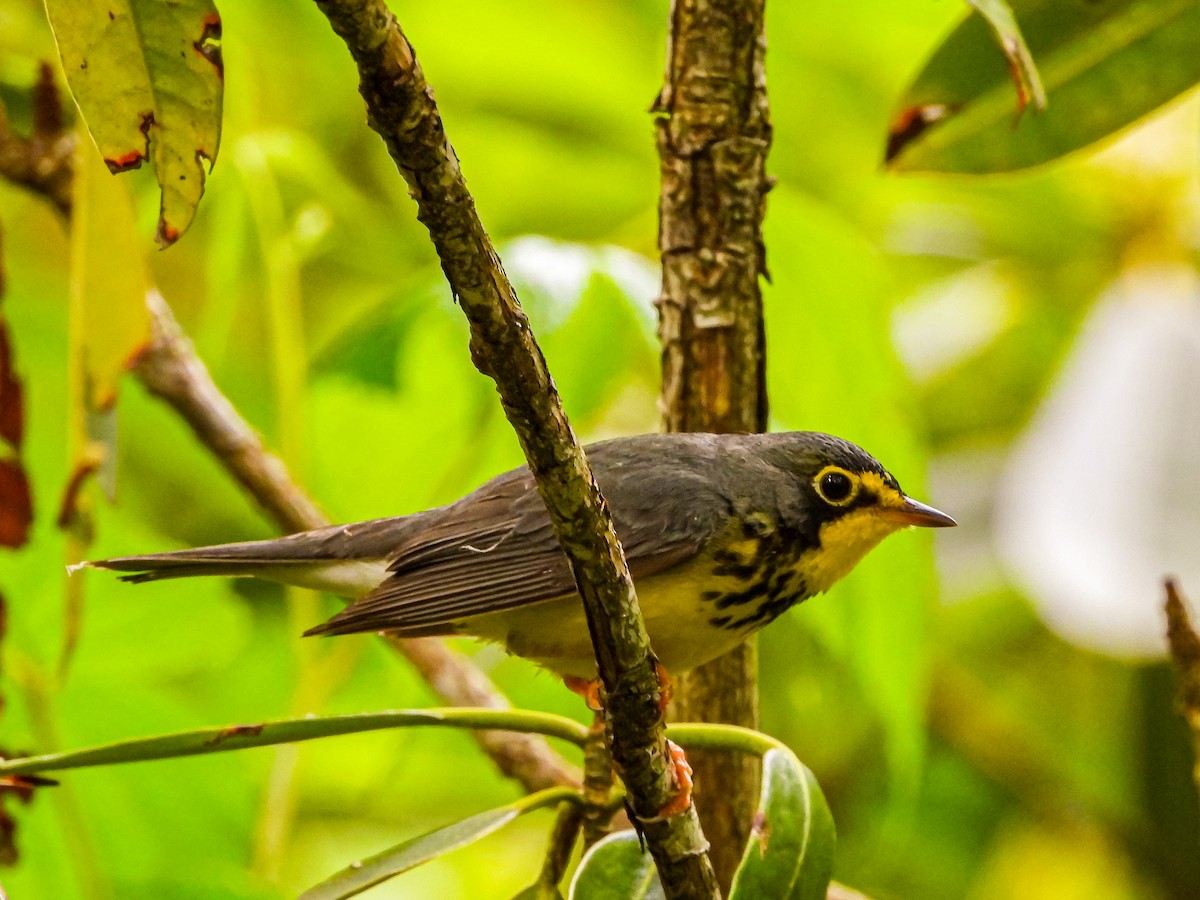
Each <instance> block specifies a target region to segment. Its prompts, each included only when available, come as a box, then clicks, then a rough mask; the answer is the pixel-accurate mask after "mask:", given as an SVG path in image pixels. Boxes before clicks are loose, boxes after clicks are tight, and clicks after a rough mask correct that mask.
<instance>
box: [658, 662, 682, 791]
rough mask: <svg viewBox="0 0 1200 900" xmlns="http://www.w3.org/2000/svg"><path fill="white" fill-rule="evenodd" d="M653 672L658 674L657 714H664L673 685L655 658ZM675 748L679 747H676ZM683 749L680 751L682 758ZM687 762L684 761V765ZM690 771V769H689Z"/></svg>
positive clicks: (673, 694)
mask: <svg viewBox="0 0 1200 900" xmlns="http://www.w3.org/2000/svg"><path fill="white" fill-rule="evenodd" d="M654 672H655V674H656V675H658V714H659V715H660V716H661V715H666V713H667V707H668V706H669V705H670V704H671V698H672V697H673V696H675V685H674V684H673V683H672V682H671V676H670V675H669V674H667V670H666V669H664V668H663V666H662V663H660V662H659V661H658V660H657V659H656V660H655V661H654ZM672 746H674V745H673V744H672ZM675 749H676V750H678V749H679V748H678V747H676V748H675ZM682 755H683V751H680V757H681V758H682ZM686 764H687V763H686V762H685V763H684V765H686ZM689 771H690V770H689Z"/></svg>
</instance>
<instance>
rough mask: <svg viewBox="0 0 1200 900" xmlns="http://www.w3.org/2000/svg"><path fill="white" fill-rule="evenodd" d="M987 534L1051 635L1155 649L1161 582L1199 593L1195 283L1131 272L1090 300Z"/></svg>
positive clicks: (1185, 277) (1105, 647) (1125, 649)
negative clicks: (1176, 580) (1175, 579)
mask: <svg viewBox="0 0 1200 900" xmlns="http://www.w3.org/2000/svg"><path fill="white" fill-rule="evenodd" d="M997 538H998V541H999V545H1000V549H1001V552H1002V554H1003V556H1004V558H1005V560H1006V562H1007V563H1008V564H1009V565H1010V566H1011V568H1012V572H1013V575H1014V577H1015V579H1016V581H1017V582H1018V583H1019V584H1020V585H1021V586H1022V587H1023V588H1024V589H1025V590H1026V592H1027V593H1028V594H1029V596H1030V597H1031V599H1032V600H1033V602H1034V604H1035V605H1036V607H1037V609H1038V610H1039V612H1040V614H1041V616H1042V618H1043V619H1044V620H1045V621H1046V623H1047V624H1048V625H1049V626H1050V627H1051V628H1052V629H1054V630H1055V631H1056V632H1057V633H1058V634H1060V635H1061V636H1062V637H1064V638H1066V639H1067V640H1070V641H1072V642H1074V643H1076V644H1079V645H1082V646H1084V647H1087V648H1091V649H1094V650H1098V651H1101V652H1106V653H1110V654H1114V655H1117V656H1122V657H1157V656H1161V655H1162V654H1163V652H1164V643H1163V629H1164V622H1163V617H1162V613H1161V603H1162V580H1163V577H1164V576H1166V575H1177V576H1179V577H1180V578H1181V579H1182V584H1183V586H1184V588H1185V590H1186V589H1187V588H1188V586H1192V587H1193V589H1194V590H1195V591H1196V592H1197V593H1200V282H1198V281H1197V277H1196V273H1195V272H1194V271H1193V270H1191V269H1186V268H1183V267H1177V268H1157V269H1141V270H1137V271H1134V272H1131V273H1130V274H1129V276H1128V277H1127V278H1125V279H1124V280H1123V281H1122V282H1121V283H1119V284H1118V285H1116V286H1115V287H1114V288H1113V290H1112V291H1111V292H1110V294H1109V296H1107V297H1106V298H1104V299H1103V300H1102V301H1101V302H1100V303H1098V304H1097V305H1096V307H1095V309H1094V310H1093V311H1092V312H1091V314H1090V315H1089V317H1088V320H1087V322H1086V323H1085V325H1084V327H1083V329H1082V331H1081V333H1080V335H1079V337H1078V339H1077V342H1076V345H1075V347H1074V348H1073V350H1072V352H1071V354H1070V356H1069V358H1068V359H1067V360H1066V363H1065V364H1064V366H1063V368H1062V371H1061V372H1060V373H1059V375H1058V377H1057V379H1056V380H1055V383H1054V384H1053V385H1052V386H1051V389H1050V391H1049V394H1048V396H1047V397H1046V399H1045V401H1044V402H1043V404H1042V406H1041V408H1040V410H1039V411H1038V413H1037V415H1036V416H1035V417H1034V420H1033V422H1032V423H1031V424H1030V426H1029V428H1028V430H1027V432H1026V433H1025V435H1024V436H1023V437H1022V438H1021V439H1020V440H1019V441H1018V442H1017V444H1016V446H1015V449H1014V451H1013V454H1012V457H1011V459H1010V462H1009V465H1008V469H1007V472H1006V475H1005V477H1004V479H1003V483H1002V486H1001V491H1000V497H999V504H998V509H997Z"/></svg>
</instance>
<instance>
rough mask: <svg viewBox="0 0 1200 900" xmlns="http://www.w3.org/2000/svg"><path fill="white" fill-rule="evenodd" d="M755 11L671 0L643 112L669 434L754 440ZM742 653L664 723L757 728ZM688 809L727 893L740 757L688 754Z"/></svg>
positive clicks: (762, 416)
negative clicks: (656, 168)
mask: <svg viewBox="0 0 1200 900" xmlns="http://www.w3.org/2000/svg"><path fill="white" fill-rule="evenodd" d="M764 5H765V0H672V3H671V27H670V35H669V43H668V47H667V72H666V81H665V84H664V86H663V90H662V93H661V94H660V95H659V98H658V100H657V102H656V103H655V105H654V112H655V113H657V114H659V119H658V123H657V125H658V152H659V158H660V161H661V172H662V196H661V200H660V205H659V250H660V252H661V254H662V267H663V287H662V296H661V297H660V298H659V301H658V307H659V338H660V339H661V341H662V372H663V393H662V408H663V417H664V424H665V426H666V429H667V430H668V431H717V432H750V431H763V430H764V429H765V428H766V424H767V395H766V384H765V377H764V376H765V363H766V347H765V340H764V335H763V319H762V293H761V291H760V289H759V278H760V276H764V275H765V274H766V267H765V263H764V249H763V241H762V219H763V213H764V210H765V201H766V194H767V191H768V190H769V189H770V180H769V179H768V178H767V175H766V157H767V150H768V149H769V147H770V143H771V122H770V118H769V113H768V106H767V93H766V77H765V72H764V65H763V63H764V55H765V51H766V41H765V37H764V31H763V11H764ZM757 674H758V652H757V645H756V643H755V642H754V641H750V642H748V643H747V644H745V645H743V646H742V647H741V648H739V649H738V650H736V651H734V652H733V653H731V654H729V655H728V656H725V657H723V658H721V659H718V660H716V661H714V662H712V663H709V664H708V665H706V666H703V667H701V668H700V669H697V670H696V671H694V672H692V673H689V674H687V675H684V676H682V677H681V678H680V679H679V682H678V683H677V686H676V693H675V702H674V705H673V709H672V718H673V719H676V720H679V721H710V722H729V723H733V724H737V725H745V726H747V727H751V728H753V727H757V725H758V687H757ZM692 756H694V757H695V758H694V759H692V764H693V766H694V767H695V769H696V800H697V804H698V806H699V809H700V815H701V820H702V822H703V823H704V829H705V834H706V836H707V837H708V839H709V840H710V841H711V842H712V851H711V856H712V860H713V864H714V866H715V867H716V871H717V876H718V878H719V880H720V881H721V883H722V884H723V885H724V886H725V887H726V888H727V887H728V885H729V881H730V879H731V877H732V875H733V872H734V870H735V868H736V867H737V864H738V861H739V859H740V856H741V851H742V848H743V847H744V845H745V843H746V838H747V835H748V832H749V826H750V820H751V818H752V816H753V813H754V807H755V802H756V800H757V787H758V766H757V763H756V762H755V761H753V760H751V759H749V758H748V757H745V756H738V755H735V754H727V753H717V752H707V753H704V754H701V753H695V754H692Z"/></svg>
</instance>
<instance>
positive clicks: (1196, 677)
mask: <svg viewBox="0 0 1200 900" xmlns="http://www.w3.org/2000/svg"><path fill="white" fill-rule="evenodd" d="M1166 592H1167V599H1166V603H1165V604H1164V605H1165V608H1166V612H1167V645H1168V646H1169V647H1170V650H1171V658H1172V659H1173V660H1175V667H1176V669H1178V671H1179V711H1180V713H1181V714H1182V715H1183V717H1184V719H1185V720H1186V721H1187V724H1188V727H1189V728H1190V729H1191V730H1192V743H1193V746H1194V752H1195V765H1194V766H1193V768H1192V778H1193V779H1194V780H1195V782H1196V787H1197V788H1198V789H1200V633H1197V631H1196V629H1195V627H1193V625H1192V622H1191V618H1190V617H1189V616H1188V609H1187V604H1186V603H1185V602H1184V599H1183V594H1181V593H1180V591H1179V586H1178V585H1177V584H1176V583H1175V580H1174V579H1171V578H1168V579H1167V581H1166Z"/></svg>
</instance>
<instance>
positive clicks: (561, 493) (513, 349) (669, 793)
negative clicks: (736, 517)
mask: <svg viewBox="0 0 1200 900" xmlns="http://www.w3.org/2000/svg"><path fill="white" fill-rule="evenodd" d="M316 4H317V6H318V7H319V8H320V10H321V12H323V13H324V14H325V16H326V18H328V19H329V22H330V25H331V26H332V27H333V30H334V31H335V32H336V33H337V34H338V36H340V37H341V38H342V40H344V41H345V42H346V46H347V47H348V48H349V50H350V54H351V56H352V57H353V58H354V61H355V63H356V64H357V66H358V72H359V78H360V82H359V90H360V91H361V93H362V95H363V98H364V99H365V100H366V103H367V114H368V121H369V122H370V125H371V127H372V128H374V129H375V131H377V132H378V133H379V135H380V136H381V137H382V138H383V140H384V143H385V144H386V145H387V148H388V152H389V153H390V154H391V156H392V159H393V160H394V161H395V163H396V166H397V168H398V169H399V170H400V173H401V174H402V175H403V176H404V179H405V181H406V182H408V186H409V191H410V193H411V194H412V196H413V198H414V199H415V200H416V202H417V218H418V219H419V220H420V221H421V222H422V223H423V224H424V225H425V227H426V228H427V229H428V230H429V233H430V237H431V238H432V240H433V243H434V246H435V248H436V249H437V253H438V256H439V258H440V259H441V263H442V270H443V271H444V272H445V274H446V278H447V280H448V281H449V283H450V287H451V289H452V290H453V291H454V294H455V296H456V298H457V299H458V302H459V305H460V306H461V307H462V310H463V313H464V314H465V315H466V317H467V319H468V321H469V323H470V326H471V353H472V358H473V360H474V362H475V365H476V367H477V368H479V369H480V371H482V372H483V373H484V374H486V375H488V376H490V377H491V378H492V379H494V380H495V382H496V387H497V388H498V390H499V392H500V398H501V402H502V404H503V406H504V412H505V415H506V416H507V417H508V420H509V422H510V423H511V424H512V426H513V429H514V430H515V431H516V433H517V437H518V439H519V440H520V442H521V447H522V449H523V450H524V452H525V458H526V460H527V461H528V463H529V468H530V470H531V471H532V472H533V474H534V476H535V477H536V478H537V482H538V490H539V492H540V493H541V496H542V498H543V500H544V501H545V502H546V507H547V509H548V511H549V514H550V519H551V521H552V522H553V524H554V529H555V532H556V533H557V535H558V538H559V541H560V543H561V544H562V547H563V550H564V551H565V552H566V554H567V557H568V558H569V559H570V561H571V567H572V571H573V572H574V574H575V579H576V585H577V587H578V589H579V592H580V595H581V596H582V598H583V605H584V610H585V613H586V615H587V619H588V627H589V630H590V631H591V637H592V644H593V647H594V648H595V651H596V658H597V664H598V668H599V671H600V677H601V680H602V681H603V683H604V688H605V691H606V694H607V701H606V707H607V710H608V713H609V716H610V720H611V722H612V728H611V738H610V741H611V747H612V755H613V760H614V762H615V763H616V765H617V766H618V767H619V769H620V771H621V774H622V779H623V780H624V782H625V786H626V788H627V791H628V796H629V799H630V806H631V807H632V809H633V813H634V815H635V816H636V817H637V819H638V821H639V824H640V825H641V830H642V834H643V835H644V837H645V839H646V843H647V845H648V846H649V848H650V852H651V854H652V856H653V857H654V860H655V864H656V866H657V868H658V872H659V876H660V879H661V881H662V884H663V889H664V891H665V893H666V895H667V896H668V897H714V896H719V890H718V888H717V885H716V879H715V876H714V874H713V870H712V865H711V864H710V863H709V860H708V855H707V852H706V849H707V843H706V841H705V840H704V836H703V834H702V833H701V831H700V822H699V819H698V818H697V816H696V812H695V809H694V808H693V807H692V806H691V805H690V804H689V805H688V807H687V809H686V810H685V811H684V812H682V813H680V814H678V815H672V816H669V817H666V818H663V817H661V816H660V815H659V810H661V809H663V808H664V807H666V806H667V804H668V803H670V802H671V801H672V800H673V799H674V798H675V796H676V794H677V793H678V790H679V786H678V785H677V784H676V779H675V768H674V766H673V765H672V764H671V763H670V758H669V753H668V748H667V744H666V736H665V733H664V729H663V721H662V715H661V713H660V711H659V708H658V697H659V691H660V685H659V680H658V674H657V671H656V666H655V662H654V657H653V655H652V654H651V651H650V645H649V640H648V638H647V636H646V629H645V625H644V623H643V622H642V618H641V614H640V611H639V609H638V604H637V597H636V595H635V594H634V590H633V582H632V581H631V580H630V577H629V571H628V568H627V566H626V564H625V558H624V553H623V552H622V550H621V546H620V544H619V543H618V542H617V538H616V534H615V533H614V531H613V525H612V518H611V516H610V515H609V514H608V510H607V508H606V506H605V505H604V502H603V498H602V497H601V496H600V492H599V490H598V488H597V487H596V483H595V480H594V479H593V478H592V473H591V469H590V467H589V465H588V462H587V459H586V458H585V457H584V455H583V451H582V450H581V449H580V447H579V444H578V442H577V441H576V440H575V436H574V434H573V433H572V431H571V427H570V425H569V423H568V422H567V419H566V416H565V415H564V413H563V411H562V406H561V404H560V403H559V399H558V394H557V391H556V390H555V389H554V385H553V382H551V380H550V375H549V373H548V372H547V370H546V364H545V360H544V359H543V357H542V353H541V350H540V349H539V348H538V345H537V342H536V341H535V340H534V338H533V335H532V333H531V331H530V327H529V322H528V320H527V319H526V317H525V313H524V311H523V310H522V309H521V307H520V304H519V303H518V301H517V297H516V294H515V293H514V291H513V288H512V285H511V284H510V283H509V281H508V278H507V277H506V276H505V274H504V270H503V269H502V268H501V266H500V260H499V259H498V258H497V256H496V251H495V248H494V247H493V246H492V243H491V240H490V239H489V237H488V235H487V233H486V232H485V231H484V229H483V225H482V223H481V222H480V221H479V217H478V215H477V214H476V212H475V204H474V201H473V200H472V198H471V195H470V192H469V191H468V190H467V186H466V182H465V181H464V179H463V176H462V172H461V170H460V169H459V166H458V160H457V157H456V156H455V154H454V151H453V149H452V148H451V146H450V144H449V142H448V141H447V139H446V134H445V131H444V129H443V127H442V121H441V117H440V115H439V113H438V110H437V106H436V105H435V103H434V101H433V92H432V90H431V88H430V86H429V84H428V82H426V80H425V76H424V73H423V72H422V71H421V67H420V65H419V64H418V63H417V60H416V56H415V54H414V52H413V48H412V46H411V45H410V44H409V42H408V39H407V38H406V37H405V35H404V33H403V31H402V30H401V28H400V25H399V23H397V21H396V18H395V16H393V15H392V13H391V11H390V10H389V9H388V8H387V6H386V4H385V3H384V2H383V0H316Z"/></svg>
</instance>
